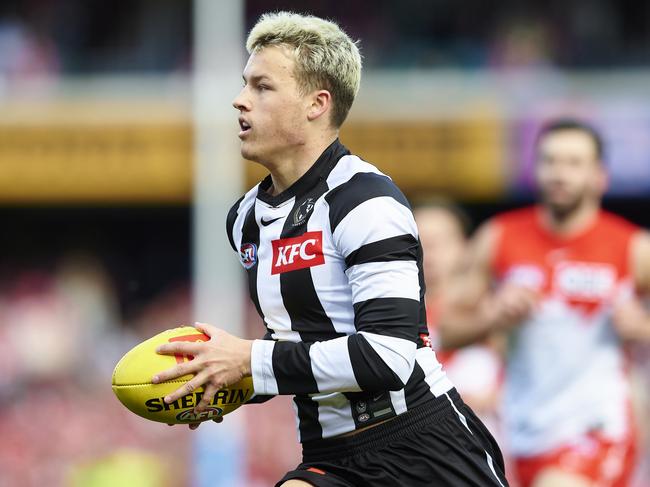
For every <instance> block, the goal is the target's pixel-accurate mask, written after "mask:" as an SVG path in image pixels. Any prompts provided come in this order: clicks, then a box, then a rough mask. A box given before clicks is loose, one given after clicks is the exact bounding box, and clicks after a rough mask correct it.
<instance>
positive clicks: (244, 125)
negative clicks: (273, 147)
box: [239, 117, 252, 138]
mask: <svg viewBox="0 0 650 487" xmlns="http://www.w3.org/2000/svg"><path fill="white" fill-rule="evenodd" d="M239 129H240V130H239V138H242V137H245V136H246V135H247V134H248V133H249V132H250V131H251V129H252V127H251V125H250V124H249V123H248V122H247V121H246V120H245V119H244V117H239Z"/></svg>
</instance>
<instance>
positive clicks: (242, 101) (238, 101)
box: [232, 87, 250, 111]
mask: <svg viewBox="0 0 650 487" xmlns="http://www.w3.org/2000/svg"><path fill="white" fill-rule="evenodd" d="M245 91H246V87H244V88H242V89H241V91H240V92H239V94H238V95H237V96H236V97H235V99H234V100H233V101H232V106H233V107H235V110H239V111H242V110H248V109H250V103H249V102H248V101H246V98H245V96H244V94H245V93H244V92H245Z"/></svg>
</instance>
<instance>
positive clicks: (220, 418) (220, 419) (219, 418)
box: [212, 416, 223, 423]
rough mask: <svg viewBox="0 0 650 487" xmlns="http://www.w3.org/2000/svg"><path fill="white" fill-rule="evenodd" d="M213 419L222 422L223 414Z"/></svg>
mask: <svg viewBox="0 0 650 487" xmlns="http://www.w3.org/2000/svg"><path fill="white" fill-rule="evenodd" d="M212 421H214V422H215V423H221V422H222V421H223V416H217V417H216V418H214V419H213V420H212Z"/></svg>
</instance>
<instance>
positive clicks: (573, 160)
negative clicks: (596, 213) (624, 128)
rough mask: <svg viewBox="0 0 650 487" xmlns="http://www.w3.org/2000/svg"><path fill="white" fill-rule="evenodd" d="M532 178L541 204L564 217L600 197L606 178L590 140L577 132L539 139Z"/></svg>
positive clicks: (564, 131)
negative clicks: (533, 176)
mask: <svg viewBox="0 0 650 487" xmlns="http://www.w3.org/2000/svg"><path fill="white" fill-rule="evenodd" d="M535 176H536V179H537V185H538V187H539V190H540V195H541V199H542V203H543V204H544V205H546V206H547V207H548V208H549V209H550V210H551V211H552V212H553V213H555V214H556V216H559V217H566V216H567V215H569V214H571V213H572V212H573V211H575V210H576V209H577V208H579V207H580V206H581V205H582V204H583V203H585V202H586V201H598V200H600V198H601V197H602V195H603V193H604V191H605V188H606V184H607V176H606V174H605V170H604V168H603V166H602V163H601V162H600V161H599V160H598V154H597V152H596V147H595V144H594V141H593V140H592V138H591V137H590V136H589V135H588V134H586V133H585V132H583V131H581V130H573V129H567V130H561V131H557V132H551V133H549V134H547V135H545V136H543V137H542V138H541V139H540V141H539V144H538V147H537V162H536V167H535Z"/></svg>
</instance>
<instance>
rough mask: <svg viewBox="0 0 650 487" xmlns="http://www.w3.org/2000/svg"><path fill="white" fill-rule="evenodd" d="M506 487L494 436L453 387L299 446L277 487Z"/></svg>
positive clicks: (499, 452) (501, 457)
mask: <svg viewBox="0 0 650 487" xmlns="http://www.w3.org/2000/svg"><path fill="white" fill-rule="evenodd" d="M290 479H300V480H304V481H306V482H309V483H311V484H313V485H315V486H317V487H351V486H355V487H366V486H367V487H381V486H385V487H389V486H390V487H408V486H412V487H422V486H444V487H456V486H458V487H461V486H462V487H468V486H476V487H488V486H497V487H506V486H507V485H508V483H507V481H506V478H505V475H504V466H503V456H502V455H501V451H500V450H499V446H498V445H497V444H496V442H495V440H494V438H493V437H492V435H491V434H490V433H489V431H488V430H487V429H486V428H485V426H484V425H483V423H481V421H480V420H479V419H478V418H477V417H476V416H475V415H474V412H473V411H472V410H471V409H470V408H469V407H468V406H467V405H466V404H465V403H464V402H463V401H462V399H461V398H460V396H459V395H458V393H457V392H456V390H455V389H452V390H451V391H449V392H448V393H447V394H444V395H442V396H440V397H438V398H436V399H434V400H432V401H429V402H427V403H425V404H423V405H421V406H418V407H416V408H413V409H412V410H409V411H408V412H406V413H404V414H401V415H400V416H398V417H396V418H395V419H393V420H391V421H388V422H386V423H384V424H381V425H379V426H376V427H374V428H369V429H367V430H366V431H362V432H360V433H358V434H356V435H353V436H348V437H343V438H340V437H339V438H332V439H324V440H319V441H314V442H312V444H308V443H305V444H303V462H302V463H301V464H300V465H298V467H297V468H296V469H295V470H292V471H291V472H289V473H287V474H286V475H285V476H284V477H283V478H282V480H280V482H278V483H277V484H276V487H277V486H279V485H281V484H282V483H283V482H286V481H287V480H290Z"/></svg>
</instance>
